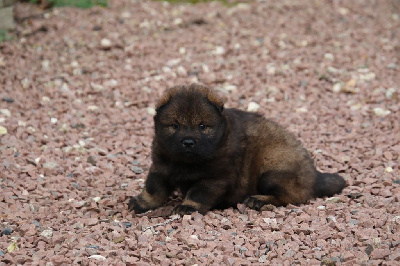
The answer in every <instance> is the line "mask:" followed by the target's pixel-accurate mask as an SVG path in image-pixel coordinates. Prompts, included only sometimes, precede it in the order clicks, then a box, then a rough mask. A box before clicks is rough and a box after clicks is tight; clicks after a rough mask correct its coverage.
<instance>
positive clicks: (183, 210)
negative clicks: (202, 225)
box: [172, 205, 197, 216]
mask: <svg viewBox="0 0 400 266" xmlns="http://www.w3.org/2000/svg"><path fill="white" fill-rule="evenodd" d="M195 211H197V210H196V209H195V208H193V207H192V206H189V205H178V206H176V207H175V208H174V209H173V210H172V214H179V215H181V216H183V215H185V214H192V213H194V212H195Z"/></svg>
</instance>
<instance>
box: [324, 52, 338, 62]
mask: <svg viewBox="0 0 400 266" xmlns="http://www.w3.org/2000/svg"><path fill="white" fill-rule="evenodd" d="M324 58H325V59H326V60H329V61H333V60H334V59H335V57H334V56H333V54H331V53H326V54H325V55H324Z"/></svg>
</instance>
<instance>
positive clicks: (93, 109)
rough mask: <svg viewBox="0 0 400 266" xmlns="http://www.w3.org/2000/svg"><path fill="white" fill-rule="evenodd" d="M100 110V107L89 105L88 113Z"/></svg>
mask: <svg viewBox="0 0 400 266" xmlns="http://www.w3.org/2000/svg"><path fill="white" fill-rule="evenodd" d="M99 109H100V108H99V107H98V106H96V105H89V106H88V107H87V110H88V111H97V110H99Z"/></svg>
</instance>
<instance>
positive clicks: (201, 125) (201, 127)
mask: <svg viewBox="0 0 400 266" xmlns="http://www.w3.org/2000/svg"><path fill="white" fill-rule="evenodd" d="M199 128H200V130H205V129H206V128H207V126H206V125H204V124H200V125H199Z"/></svg>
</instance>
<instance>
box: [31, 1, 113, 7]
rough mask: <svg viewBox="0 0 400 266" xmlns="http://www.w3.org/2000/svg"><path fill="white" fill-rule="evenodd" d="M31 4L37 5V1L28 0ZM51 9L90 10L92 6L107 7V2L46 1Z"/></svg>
mask: <svg viewBox="0 0 400 266" xmlns="http://www.w3.org/2000/svg"><path fill="white" fill-rule="evenodd" d="M30 2H31V3H38V0H30ZM48 3H49V4H51V6H53V7H63V6H74V7H79V8H91V7H93V6H103V7H107V5H108V1H107V0H48Z"/></svg>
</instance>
